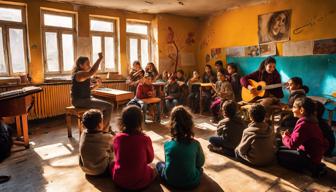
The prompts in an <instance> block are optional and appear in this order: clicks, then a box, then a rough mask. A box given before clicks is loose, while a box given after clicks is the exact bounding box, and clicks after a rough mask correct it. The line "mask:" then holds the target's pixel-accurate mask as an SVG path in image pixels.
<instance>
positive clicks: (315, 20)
mask: <svg viewBox="0 0 336 192" xmlns="http://www.w3.org/2000/svg"><path fill="white" fill-rule="evenodd" d="M335 13H336V11H335V10H330V11H327V12H325V13H324V14H323V15H320V16H317V17H316V16H315V17H313V18H311V19H310V20H309V21H308V22H307V23H305V24H303V25H301V26H299V27H297V28H295V29H294V30H293V34H294V35H298V34H300V33H302V32H304V31H306V30H307V29H309V28H311V27H313V26H314V25H315V24H317V23H321V22H323V21H324V20H326V19H327V18H328V17H330V16H331V15H333V14H335Z"/></svg>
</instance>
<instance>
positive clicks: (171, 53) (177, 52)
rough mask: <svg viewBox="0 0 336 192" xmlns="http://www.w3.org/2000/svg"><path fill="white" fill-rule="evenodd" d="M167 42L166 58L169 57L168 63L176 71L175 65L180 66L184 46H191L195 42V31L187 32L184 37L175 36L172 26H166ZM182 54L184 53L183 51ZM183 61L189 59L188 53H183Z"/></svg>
mask: <svg viewBox="0 0 336 192" xmlns="http://www.w3.org/2000/svg"><path fill="white" fill-rule="evenodd" d="M167 44H168V49H167V51H168V58H169V59H170V63H171V65H172V66H174V72H176V70H177V67H178V66H180V65H181V64H182V63H181V51H182V50H183V49H184V48H185V47H186V46H192V45H193V44H195V33H194V32H188V33H187V36H186V37H185V38H184V37H182V38H177V37H176V36H175V32H174V30H173V28H172V27H168V33H167ZM183 54H184V53H183ZM184 58H188V59H183V61H191V59H190V55H188V56H186V54H184ZM185 65H191V64H190V63H186V64H185Z"/></svg>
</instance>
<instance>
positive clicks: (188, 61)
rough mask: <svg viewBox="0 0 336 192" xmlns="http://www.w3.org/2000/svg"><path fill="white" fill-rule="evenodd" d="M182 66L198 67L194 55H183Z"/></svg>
mask: <svg viewBox="0 0 336 192" xmlns="http://www.w3.org/2000/svg"><path fill="white" fill-rule="evenodd" d="M181 65H182V66H196V62H195V55H194V53H181Z"/></svg>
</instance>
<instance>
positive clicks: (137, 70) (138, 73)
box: [127, 61, 145, 93]
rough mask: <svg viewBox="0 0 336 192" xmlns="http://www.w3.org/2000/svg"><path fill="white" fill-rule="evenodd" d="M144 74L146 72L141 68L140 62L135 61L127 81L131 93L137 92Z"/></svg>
mask: <svg viewBox="0 0 336 192" xmlns="http://www.w3.org/2000/svg"><path fill="white" fill-rule="evenodd" d="M144 74H145V71H144V70H143V69H142V68H141V64H140V62H139V61H134V62H133V65H132V69H131V70H130V73H129V76H128V80H127V83H128V86H129V90H130V91H132V92H134V93H135V92H136V88H137V86H138V83H139V82H140V81H141V79H142V78H143V76H144Z"/></svg>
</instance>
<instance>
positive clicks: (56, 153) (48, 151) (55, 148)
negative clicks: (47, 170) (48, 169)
mask: <svg viewBox="0 0 336 192" xmlns="http://www.w3.org/2000/svg"><path fill="white" fill-rule="evenodd" d="M34 151H35V152H36V153H37V154H38V155H39V156H40V157H41V159H42V160H48V159H52V158H55V157H61V156H65V155H70V154H71V151H70V150H69V149H68V148H67V147H66V146H65V145H64V144H63V143H56V144H51V145H45V146H42V147H36V148H34Z"/></svg>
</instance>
